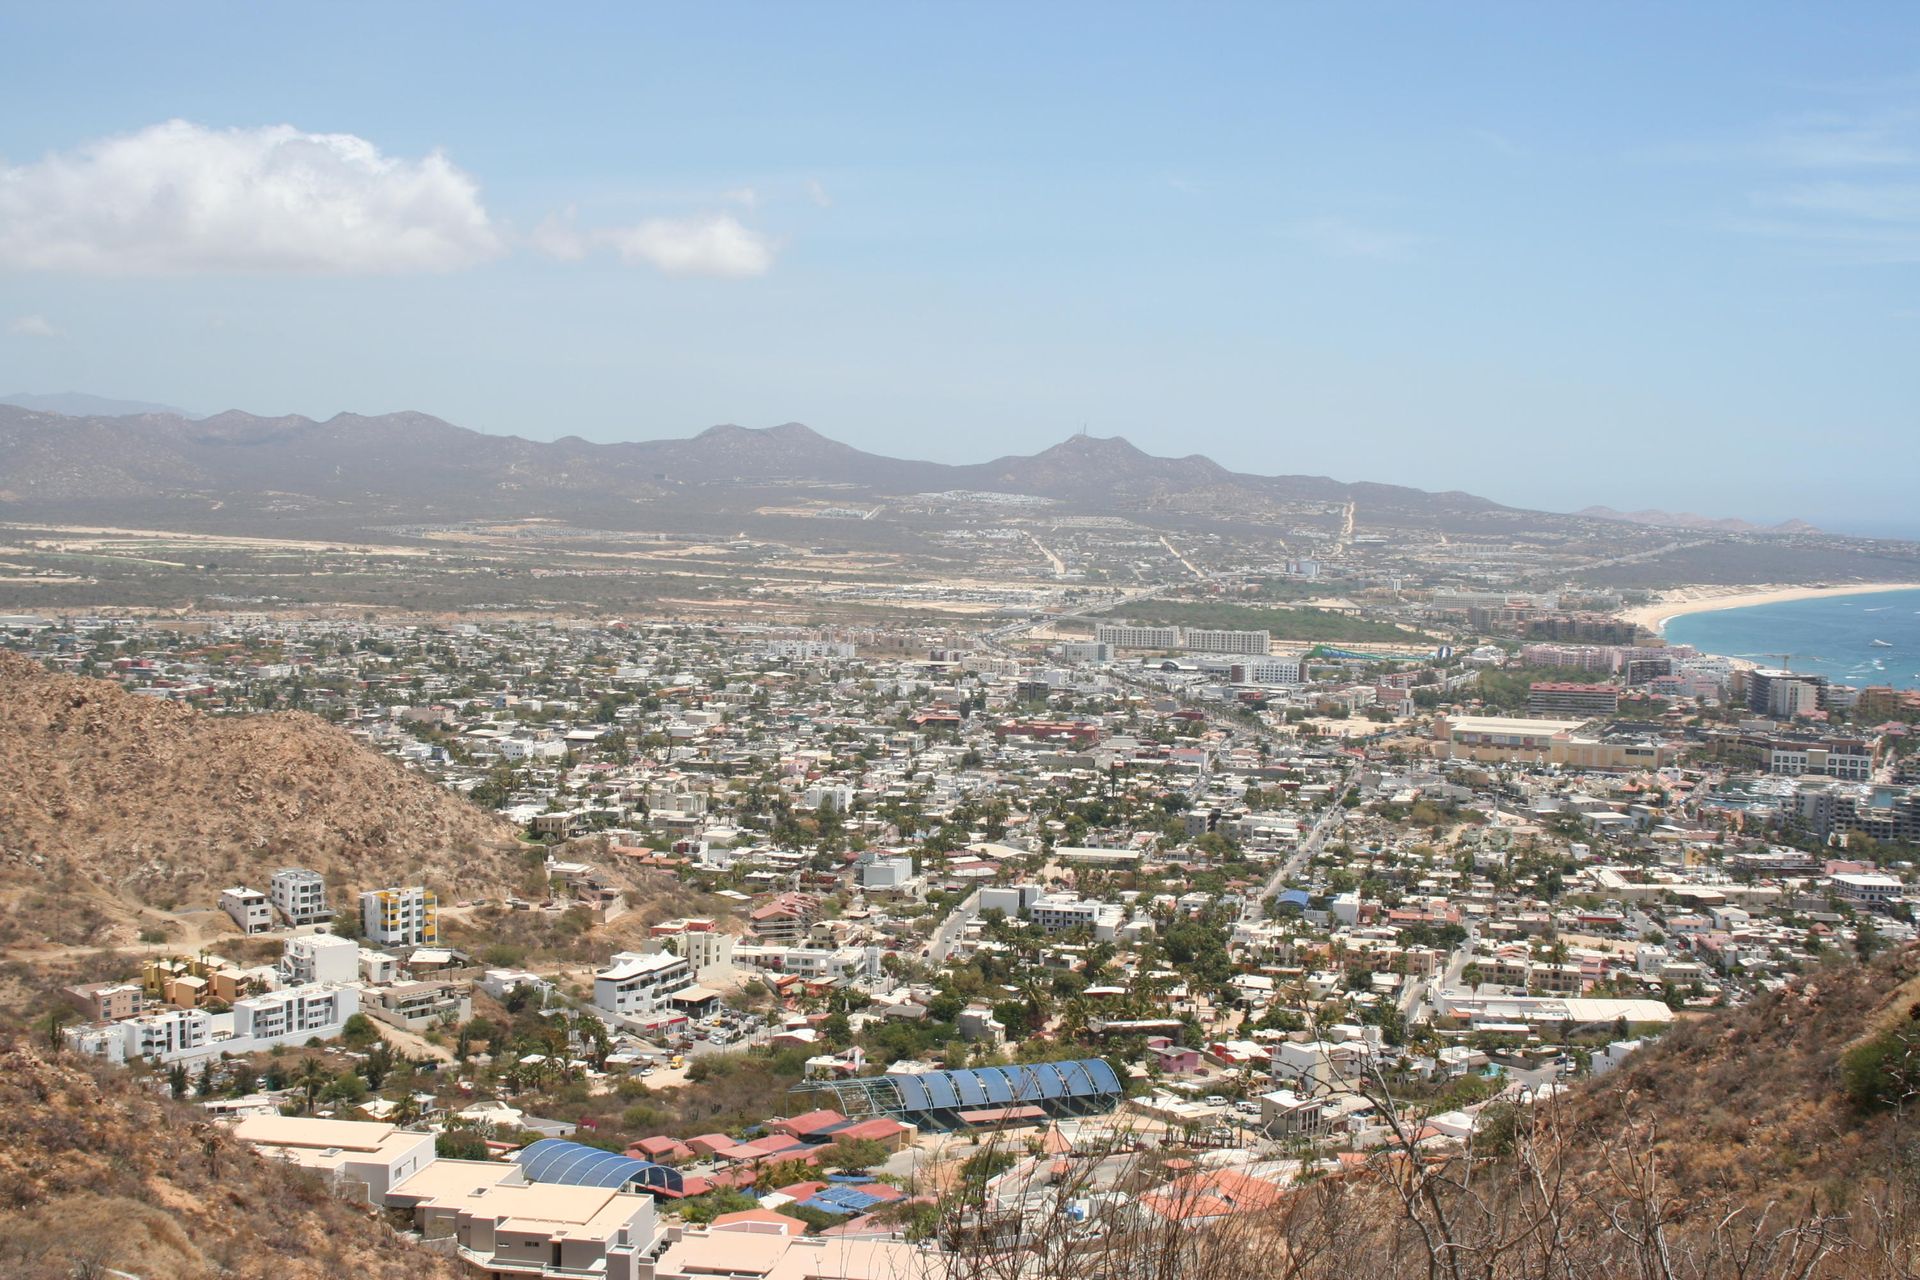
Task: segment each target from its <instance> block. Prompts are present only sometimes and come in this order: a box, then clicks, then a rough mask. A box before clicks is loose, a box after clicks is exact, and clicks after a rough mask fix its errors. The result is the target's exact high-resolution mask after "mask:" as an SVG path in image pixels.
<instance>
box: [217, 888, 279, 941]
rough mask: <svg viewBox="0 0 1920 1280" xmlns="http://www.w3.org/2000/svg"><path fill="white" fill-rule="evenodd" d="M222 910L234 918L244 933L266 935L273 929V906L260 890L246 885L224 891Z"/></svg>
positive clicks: (221, 900)
mask: <svg viewBox="0 0 1920 1280" xmlns="http://www.w3.org/2000/svg"><path fill="white" fill-rule="evenodd" d="M220 909H221V910H222V911H224V912H226V913H227V915H228V916H230V917H232V919H233V922H234V923H235V924H237V925H239V926H240V932H242V933H265V932H266V931H267V930H269V929H271V928H273V904H272V903H271V902H269V901H268V900H267V895H266V894H264V893H262V892H260V891H259V890H258V889H249V888H247V887H246V886H244V885H235V886H234V887H233V888H231V889H222V890H221V891H220Z"/></svg>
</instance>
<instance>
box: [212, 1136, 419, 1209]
mask: <svg viewBox="0 0 1920 1280" xmlns="http://www.w3.org/2000/svg"><path fill="white" fill-rule="evenodd" d="M233 1133H234V1136H235V1137H237V1138H239V1139H240V1140H241V1141H242V1142H245V1143H247V1144H248V1145H249V1146H251V1147H253V1148H254V1150H256V1151H258V1152H259V1153H260V1154H261V1155H263V1156H265V1157H267V1158H268V1159H270V1160H285V1161H286V1162H287V1163H289V1164H296V1165H299V1166H300V1167H301V1168H302V1169H311V1170H313V1171H315V1172H316V1173H321V1174H324V1175H326V1176H327V1177H328V1178H330V1179H332V1180H334V1181H335V1182H336V1183H338V1184H342V1185H347V1184H356V1183H357V1184H359V1185H360V1186H361V1187H363V1188H364V1190H365V1196H366V1199H367V1200H368V1201H369V1202H370V1203H372V1204H386V1203H387V1193H388V1192H389V1191H390V1190H392V1189H393V1188H394V1187H395V1186H397V1185H399V1184H400V1183H402V1182H405V1181H406V1180H407V1179H409V1178H411V1177H413V1176H414V1175H415V1174H417V1173H419V1172H420V1171H421V1170H422V1169H425V1168H428V1167H429V1166H431V1165H432V1164H433V1163H434V1149H433V1135H432V1134H430V1133H414V1132H412V1131H410V1130H406V1129H402V1128H400V1127H399V1126H397V1125H391V1124H377V1123H374V1122H371V1121H366V1120H316V1119H313V1118H311V1117H308V1116H277V1115H276V1116H245V1117H243V1118H242V1119H241V1120H240V1121H239V1122H238V1123H236V1124H235V1125H234V1127H233Z"/></svg>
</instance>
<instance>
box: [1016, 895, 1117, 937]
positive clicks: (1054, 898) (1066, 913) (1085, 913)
mask: <svg viewBox="0 0 1920 1280" xmlns="http://www.w3.org/2000/svg"><path fill="white" fill-rule="evenodd" d="M1027 918H1028V919H1030V920H1032V921H1033V922H1034V923H1035V924H1037V925H1039V926H1040V927H1041V928H1042V929H1045V930H1046V931H1047V932H1049V933H1057V932H1059V931H1061V930H1063V929H1074V928H1078V927H1080V926H1082V925H1084V926H1086V927H1087V928H1089V929H1091V930H1093V936H1094V938H1095V939H1096V940H1097V941H1100V942H1112V941H1113V940H1114V938H1115V937H1116V936H1118V934H1119V932H1120V928H1121V926H1122V925H1124V924H1126V922H1127V909H1126V908H1125V907H1123V906H1120V905H1119V904H1117V903H1112V902H1094V901H1089V900H1087V899H1084V898H1080V897H1077V896H1075V895H1074V894H1071V893H1048V894H1042V895H1041V896H1040V897H1038V898H1035V899H1034V900H1033V903H1032V905H1031V906H1029V907H1028V908H1027Z"/></svg>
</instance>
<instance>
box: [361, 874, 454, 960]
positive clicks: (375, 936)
mask: <svg viewBox="0 0 1920 1280" xmlns="http://www.w3.org/2000/svg"><path fill="white" fill-rule="evenodd" d="M360 928H361V930H362V931H363V932H364V933H365V934H366V937H367V941H368V942H371V943H373V944H374V945H376V946H381V947H427V946H432V945H433V944H435V943H437V942H438V941H439V940H440V903H439V899H438V898H436V897H435V896H434V895H433V894H432V893H431V892H429V891H428V890H426V889H424V888H422V887H420V886H419V885H414V886H413V887H411V888H406V889H401V888H392V889H369V890H367V891H366V892H365V893H363V894H361V895H360Z"/></svg>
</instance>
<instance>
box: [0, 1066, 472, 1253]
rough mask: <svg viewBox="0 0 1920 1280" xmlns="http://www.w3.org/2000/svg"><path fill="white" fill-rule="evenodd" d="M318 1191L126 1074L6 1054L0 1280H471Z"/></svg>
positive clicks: (1, 1071)
mask: <svg viewBox="0 0 1920 1280" xmlns="http://www.w3.org/2000/svg"><path fill="white" fill-rule="evenodd" d="M371 1213H372V1211H371V1210H368V1209H366V1208H364V1207H362V1208H360V1209H355V1208H354V1207H353V1206H351V1205H349V1204H347V1203H345V1202H343V1201H341V1200H339V1199H336V1198H335V1197H333V1196H332V1195H331V1194H329V1193H328V1192H327V1191H326V1190H325V1188H324V1187H323V1186H322V1185H321V1183H320V1182H319V1181H318V1179H316V1178H314V1177H312V1176H311V1175H308V1174H305V1173H302V1172H300V1171H298V1170H295V1169H292V1168H289V1167H286V1166H284V1165H278V1164H273V1163H270V1162H268V1161H266V1160H263V1159H261V1158H260V1157H259V1156H257V1155H255V1154H254V1153H253V1152H252V1151H251V1150H249V1149H248V1148H247V1147H245V1146H243V1145H242V1144H241V1143H239V1142H237V1141H235V1140H234V1139H233V1138H232V1137H231V1136H230V1135H229V1134H228V1133H227V1132H226V1131H225V1130H224V1129H222V1128H220V1127H219V1126H217V1125H214V1124H211V1123H209V1122H208V1121H207V1120H206V1119H205V1118H204V1117H203V1116H202V1115H200V1114H199V1113H198V1111H197V1109H196V1108H193V1107H191V1106H188V1105H186V1104H183V1103H177V1102H173V1101H171V1100H168V1099H165V1098H162V1097H159V1096H157V1095H155V1094H154V1093H152V1092H150V1091H148V1090H146V1089H144V1088H142V1087H141V1086H140V1085H139V1084H137V1083H136V1082H135V1080H134V1079H133V1077H131V1076H129V1075H128V1074H127V1073H126V1072H125V1071H121V1070H117V1069H115V1068H110V1067H100V1068H93V1069H89V1068H87V1067H85V1066H82V1065H81V1064H79V1063H78V1062H77V1061H76V1060H74V1059H71V1058H62V1059H59V1060H49V1059H48V1058H47V1057H46V1056H44V1054H43V1053H42V1051H40V1050H39V1049H36V1048H28V1047H25V1046H22V1045H17V1044H16V1045H13V1046H9V1047H6V1048H4V1049H0V1275H5V1276H7V1277H9V1278H10V1280H56V1278H58V1280H68V1278H69V1277H73V1276H106V1275H110V1274H112V1273H113V1272H112V1271H108V1270H107V1268H112V1269H113V1270H114V1271H118V1272H121V1273H123V1274H134V1275H138V1276H140V1277H141V1278H142V1280H197V1278H198V1277H202V1276H231V1277H234V1278H235V1280H246V1278H253V1277H257V1278H259V1280H268V1278H269V1277H271V1278H272V1280H281V1278H282V1277H285V1278H287V1280H304V1278H308V1277H312V1278H315V1280H317V1278H318V1277H337V1276H359V1277H363V1280H402V1277H404V1278H405V1280H439V1278H440V1277H448V1278H449V1280H450V1278H451V1277H453V1276H455V1275H458V1274H461V1273H462V1272H463V1270H464V1269H463V1268H460V1267H458V1266H457V1265H456V1264H454V1263H453V1262H451V1261H449V1260H448V1259H446V1258H442V1257H439V1256H437V1255H434V1254H431V1253H428V1252H426V1251H424V1250H422V1249H419V1248H416V1247H413V1246H410V1245H408V1244H406V1243H404V1242H402V1241H400V1240H398V1239H396V1238H395V1237H394V1235H393V1233H392V1232H391V1231H390V1230H388V1228H387V1227H386V1226H385V1225H384V1224H383V1223H381V1222H379V1221H378V1220H376V1219H375V1218H373V1217H372V1216H371Z"/></svg>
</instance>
